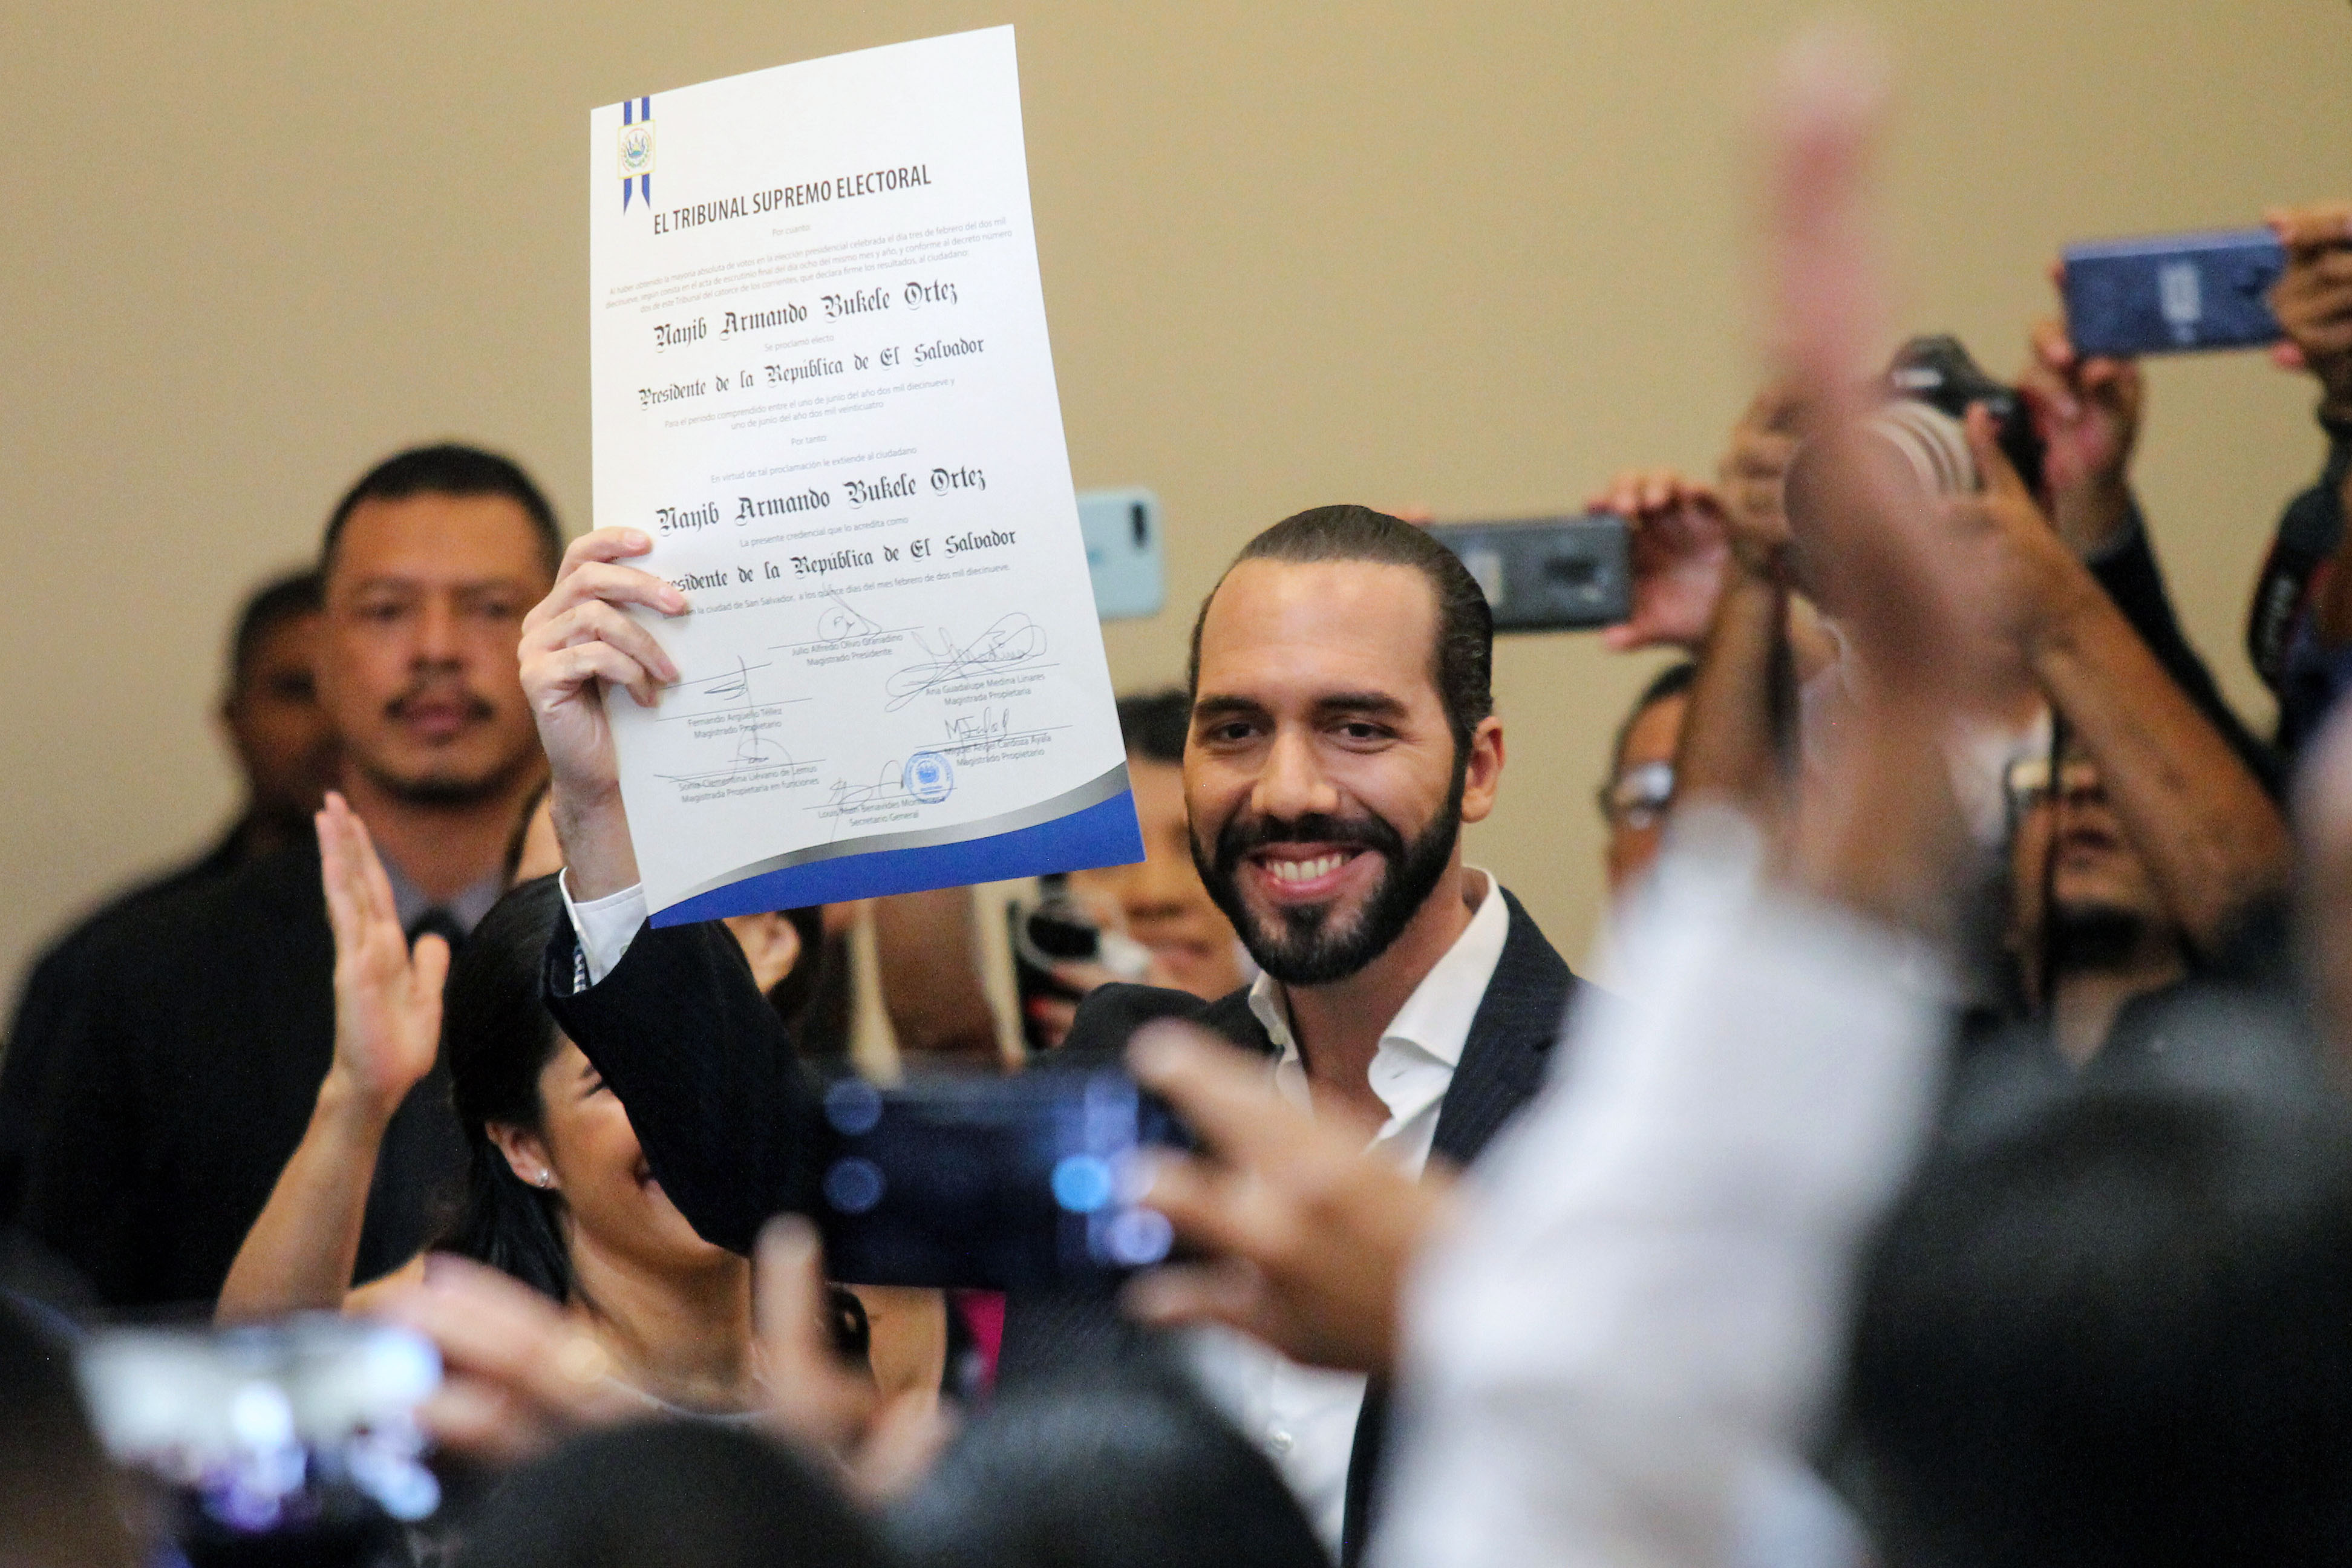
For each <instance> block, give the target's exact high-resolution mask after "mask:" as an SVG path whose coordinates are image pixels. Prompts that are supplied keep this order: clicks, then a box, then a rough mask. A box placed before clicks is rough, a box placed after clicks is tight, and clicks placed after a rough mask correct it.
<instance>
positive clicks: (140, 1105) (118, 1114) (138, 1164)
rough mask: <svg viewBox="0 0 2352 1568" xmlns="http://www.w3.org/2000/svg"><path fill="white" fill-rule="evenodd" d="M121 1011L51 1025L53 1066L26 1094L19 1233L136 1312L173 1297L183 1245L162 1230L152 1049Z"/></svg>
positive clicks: (99, 1000) (163, 1184)
mask: <svg viewBox="0 0 2352 1568" xmlns="http://www.w3.org/2000/svg"><path fill="white" fill-rule="evenodd" d="M116 1000H117V999H115V998H112V997H106V996H100V997H94V998H89V1003H90V1005H85V1006H79V1007H76V1008H75V1009H73V1011H72V1012H71V1014H70V1016H66V1017H62V1018H60V1019H58V1020H57V1021H56V1022H57V1025H58V1027H57V1032H56V1034H55V1035H54V1037H51V1038H50V1039H49V1040H48V1041H47V1051H48V1052H49V1053H50V1059H49V1060H48V1061H47V1063H45V1064H43V1069H42V1071H41V1072H40V1074H39V1081H38V1082H37V1083H32V1084H29V1085H28V1086H27V1088H26V1092H27V1093H28V1094H30V1095H32V1096H33V1097H34V1099H35V1109H34V1111H33V1114H32V1115H31V1117H30V1118H29V1121H30V1123H31V1129H30V1131H31V1136H30V1139H29V1144H30V1147H29V1149H28V1151H27V1159H26V1170H25V1176H24V1189H25V1190H24V1223H25V1227H26V1229H27V1230H29V1231H30V1232H32V1234H33V1235H34V1236H36V1237H38V1238H39V1239H40V1240H41V1241H42V1242H43V1243H44V1244H45V1245H47V1247H49V1249H50V1250H51V1251H53V1252H55V1253H56V1254H57V1255H58V1257H60V1258H64V1259H65V1260H66V1261H67V1262H68V1263H69V1264H71V1265H72V1266H73V1267H74V1268H76V1269H78V1270H79V1271H80V1273H81V1275H82V1277H83V1279H86V1280H87V1281H88V1282H89V1286H90V1289H92V1290H93V1291H94V1292H96V1294H97V1296H98V1298H99V1300H102V1301H106V1302H109V1303H110V1304H115V1305H134V1304H141V1303H145V1302H151V1301H154V1300H161V1299H163V1297H164V1296H165V1295H167V1294H168V1293H169V1292H168V1288H167V1285H166V1283H165V1279H166V1274H167V1268H166V1260H167V1259H169V1258H171V1257H172V1255H173V1249H174V1247H175V1246H176V1244H177V1242H178V1240H179V1238H178V1237H174V1236H172V1235H170V1234H168V1233H167V1232H166V1229H165V1226H166V1225H167V1224H168V1220H169V1216H170V1215H171V1214H172V1213H173V1209H172V1207H171V1206H170V1205H168V1204H167V1203H165V1202H163V1201H161V1198H160V1194H162V1193H163V1192H164V1191H166V1190H167V1189H168V1176H167V1173H166V1172H165V1170H164V1169H163V1163H164V1160H165V1156H166V1150H165V1148H164V1144H165V1142H166V1141H167V1140H166V1137H165V1134H164V1132H163V1130H162V1129H160V1128H158V1127H156V1126H155V1125H153V1123H152V1117H151V1115H150V1110H149V1108H150V1103H151V1097H150V1087H151V1086H150V1083H149V1079H148V1075H147V1073H146V1072H145V1071H144V1070H142V1068H143V1064H144V1062H145V1061H146V1059H147V1057H148V1055H149V1053H150V1052H151V1051H152V1049H153V1048H154V1046H153V1041H152V1037H150V1035H149V1033H148V1031H146V1030H143V1029H141V1028H138V1027H136V1026H133V1025H131V1023H130V1022H129V1021H128V1020H126V1019H124V1018H122V1017H121V1016H118V1014H119V1012H120V1008H119V1007H118V1006H116V1005H112V1004H113V1003H114V1002H115V1001H116Z"/></svg>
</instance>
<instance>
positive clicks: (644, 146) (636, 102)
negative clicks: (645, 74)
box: [621, 98, 654, 212]
mask: <svg viewBox="0 0 2352 1568" xmlns="http://www.w3.org/2000/svg"><path fill="white" fill-rule="evenodd" d="M632 186H635V194H636V195H639V196H642V197H644V198H645V204H646V207H647V208H648V209H650V208H651V207H652V206H653V205H654V100H652V99H650V98H631V99H625V100H622V103H621V210H622V211H623V212H627V211H628V210H629V195H630V188H631V187H632Z"/></svg>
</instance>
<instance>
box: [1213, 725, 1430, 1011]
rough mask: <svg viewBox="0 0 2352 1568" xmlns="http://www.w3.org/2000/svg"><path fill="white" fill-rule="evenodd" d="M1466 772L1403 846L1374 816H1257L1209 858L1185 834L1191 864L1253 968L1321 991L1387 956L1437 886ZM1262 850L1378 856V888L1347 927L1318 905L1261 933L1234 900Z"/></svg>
mask: <svg viewBox="0 0 2352 1568" xmlns="http://www.w3.org/2000/svg"><path fill="white" fill-rule="evenodd" d="M1467 772H1468V770H1467V769H1466V768H1465V767H1462V766H1460V765H1458V764H1457V765H1456V766H1455V768H1454V783H1453V784H1452V786H1451V787H1450V788H1448V789H1447V791H1446V795H1445V805H1444V807H1442V808H1441V809H1440V810H1439V811H1438V813H1437V815H1436V816H1433V817H1432V818H1431V819H1430V821H1429V825H1428V826H1426V827H1423V829H1422V830H1421V832H1420V833H1419V834H1418V835H1416V836H1415V837H1414V838H1413V840H1412V843H1411V844H1407V843H1406V842H1405V841H1404V837H1403V835H1402V834H1400V833H1399V832H1398V831H1397V830H1396V829H1395V828H1394V827H1392V826H1390V825H1389V824H1388V823H1387V822H1385V821H1383V820H1381V818H1380V817H1377V816H1370V815H1369V814H1367V815H1366V816H1361V817H1359V818H1355V819H1353V820H1343V819H1341V818H1339V817H1336V816H1321V815H1319V814H1310V815H1308V816H1302V817H1298V818H1297V819H1296V820H1294V821H1287V822H1286V821H1282V820H1279V819H1277V818H1274V817H1261V818H1258V819H1256V820H1255V821H1251V822H1244V820H1243V819H1242V818H1241V817H1240V816H1234V817H1233V818H1232V819H1231V820H1229V821H1227V822H1226V824H1225V826H1223V829H1221V830H1220V831H1219V832H1218V834H1217V851H1216V855H1215V857H1214V858H1210V857H1209V856H1207V855H1204V854H1203V853H1202V847H1201V839H1200V836H1199V835H1198V834H1190V835H1187V837H1188V838H1189V839H1190V841H1191V843H1192V865H1193V867H1194V868H1196V869H1197V870H1199V872H1200V873H1201V883H1202V886H1203V887H1205V888H1207V889H1209V897H1211V898H1212V899H1214V900H1216V902H1217V907H1218V908H1219V909H1221V910H1224V911H1225V918H1226V919H1227V920H1229V921H1233V922H1234V931H1237V932H1239V933H1240V935H1241V939H1242V945H1243V946H1244V947H1246V948H1248V949H1249V955H1250V956H1251V957H1252V958H1254V959H1255V960H1256V961H1257V965H1258V967H1259V968H1260V969H1263V970H1265V972H1266V973H1268V974H1271V975H1273V976H1274V977H1275V978H1276V980H1279V981H1281V982H1282V983H1283V984H1285V985H1328V984H1331V983H1333V982H1334V981H1339V980H1345V979H1347V978H1349V976H1350V975H1353V974H1356V973H1359V972H1360V971H1361V970H1362V969H1363V968H1364V966H1365V965H1366V964H1368V963H1371V962H1372V960H1374V959H1376V958H1378V957H1379V956H1380V955H1381V954H1382V953H1384V952H1387V951H1388V950H1389V948H1390V946H1391V944H1392V943H1393V942H1395V941H1396V939H1397V938H1398V937H1399V936H1401V935H1402V934H1403V932H1404V928H1405V927H1406V926H1408V925H1410V924H1412V917H1413V916H1415V915H1416V914H1419V913H1420V912H1421V906H1422V905H1423V904H1424V903H1426V902H1428V901H1429V895H1430V893H1431V892H1432V891H1433V890H1434V889H1435V888H1436V886H1437V879H1439V878H1440V877H1442V876H1444V874H1445V868H1446V865H1447V863H1448V862H1450V861H1451V860H1452V859H1453V858H1454V842H1455V840H1456V839H1458V838H1459V837H1461V834H1462V790H1463V785H1464V782H1465V777H1466V774H1467ZM1269 844H1345V845H1352V846H1356V847H1360V848H1362V849H1364V850H1369V851H1377V852H1378V853H1379V855H1380V856H1381V862H1382V869H1381V879H1380V881H1379V882H1378V883H1376V884H1375V885H1374V886H1373V888H1372V891H1371V894H1370V897H1369V898H1367V899H1366V900H1364V905H1363V909H1362V911H1361V912H1360V914H1358V915H1357V917H1356V919H1355V921H1353V923H1351V924H1349V925H1344V926H1336V927H1335V926H1334V924H1333V916H1332V912H1331V910H1330V909H1329V907H1328V906H1324V905H1313V904H1310V905H1305V906H1302V907H1299V908H1297V909H1286V910H1282V911H1281V912H1280V914H1279V916H1278V917H1277V918H1278V919H1279V920H1280V921H1281V924H1280V926H1279V927H1278V928H1277V929H1276V930H1274V931H1267V930H1265V929H1264V928H1262V927H1261V926H1260V925H1259V924H1258V923H1257V918H1256V916H1255V914H1253V912H1252V911H1251V910H1250V909H1249V906H1248V905H1246V904H1245V903H1244V902H1243V900H1242V891H1241V881H1240V877H1239V873H1240V869H1241V863H1242V858H1243V857H1244V856H1245V855H1247V854H1248V853H1249V852H1250V851H1251V850H1253V849H1260V848H1263V847H1265V846H1267V845H1269Z"/></svg>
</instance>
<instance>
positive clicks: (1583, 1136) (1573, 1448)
mask: <svg viewBox="0 0 2352 1568" xmlns="http://www.w3.org/2000/svg"><path fill="white" fill-rule="evenodd" d="M1761 862H1762V852H1761V848H1760V845H1759V841H1758V839H1757V837H1756V835H1755V834H1754V833H1753V832H1752V830H1750V829H1748V826H1747V825H1746V824H1745V823H1744V822H1740V821H1739V820H1738V819H1737V818H1733V817H1730V816H1727V814H1724V813H1722V812H1721V811H1719V810H1716V811H1710V810H1709V809H1708V808H1706V806H1704V805H1696V804H1695V805H1694V806H1693V807H1692V808H1691V809H1689V810H1688V811H1687V812H1686V813H1684V814H1678V815H1677V818H1676V822H1675V828H1674V830H1673V836H1672V837H1670V839H1669V842H1668V846H1667V848H1666V851H1665V853H1664V855H1662V856H1661V858H1660V859H1659V863H1658V867H1657V870H1656V874H1655V875H1654V878H1653V879H1652V881H1651V884H1650V886H1649V887H1648V888H1647V889H1645V891H1644V893H1643V895H1642V896H1641V898H1640V899H1639V900H1636V908H1635V909H1633V910H1632V911H1631V914H1630V918H1629V919H1628V921H1627V922H1626V925H1625V928H1624V931H1623V937H1624V941H1623V946H1622V956H1623V971H1624V973H1625V976H1626V983H1627V988H1628V990H1629V992H1630V993H1631V994H1633V995H1635V996H1638V997H1639V998H1640V999H1641V1001H1640V1005H1638V1006H1637V1005H1634V1004H1632V1003H1628V1002H1624V1001H1620V1000H1617V999H1614V998H1608V997H1602V996H1600V995H1598V994H1595V993H1592V992H1590V991H1588V992H1587V993H1585V1000H1584V1001H1583V1002H1582V1003H1581V1004H1580V1006H1579V1009H1578V1013H1577V1016H1576V1017H1575V1019H1574V1021H1573V1024H1572V1027H1571V1032H1570V1040H1571V1041H1572V1045H1571V1047H1570V1048H1569V1049H1567V1050H1565V1051H1563V1052H1562V1053H1561V1054H1560V1056H1559V1058H1558V1059H1559V1060H1560V1061H1562V1062H1564V1063H1566V1064H1568V1066H1567V1068H1566V1069H1565V1070H1564V1071H1563V1072H1562V1073H1560V1074H1559V1075H1556V1076H1555V1079H1554V1080H1553V1082H1552V1083H1551V1084H1550V1085H1549V1086H1548V1087H1547V1089H1545V1091H1544V1093H1543V1095H1542V1096H1541V1097H1540V1098H1539V1099H1538V1101H1537V1102H1536V1104H1535V1105H1534V1106H1532V1107H1531V1108H1530V1109H1529V1110H1528V1112H1527V1113H1526V1114H1525V1115H1524V1116H1522V1117H1521V1118H1520V1120H1519V1121H1518V1122H1517V1125H1516V1126H1515V1127H1514V1128H1513V1129H1512V1130H1511V1131H1507V1132H1506V1133H1505V1134H1504V1135H1503V1136H1502V1137H1501V1138H1499V1139H1498V1140H1497V1141H1496V1144H1495V1146H1494V1147H1493V1148H1492V1149H1491V1150H1490V1151H1489V1152H1488V1153H1487V1155H1486V1158H1485V1159H1484V1160H1483V1161H1482V1162H1481V1163H1480V1166H1479V1169H1478V1172H1477V1173H1475V1174H1474V1177H1473V1180H1472V1187H1473V1196H1472V1198H1471V1202H1470V1205H1469V1206H1468V1209H1467V1211H1466V1213H1465V1221H1464V1224H1463V1226H1461V1228H1460V1230H1459V1231H1458V1232H1457V1234H1455V1235H1454V1237H1451V1238H1450V1239H1449V1240H1448V1241H1447V1242H1445V1243H1444V1244H1443V1245H1441V1246H1440V1247H1436V1248H1435V1249H1433V1254H1432V1256H1431V1257H1429V1258H1426V1259H1425V1260H1424V1261H1423V1264H1422V1266H1421V1268H1419V1269H1418V1270H1417V1274H1416V1278H1415V1280H1414V1282H1413V1284H1412V1288H1411V1289H1410V1292H1409V1295H1408V1300H1407V1302H1406V1312H1405V1342H1406V1345H1405V1354H1404V1360H1405V1367H1404V1376H1403V1380H1402V1385H1401V1387H1400V1390H1399V1405H1398V1412H1399V1414H1398V1427H1397V1440H1396V1446H1395V1448H1394V1452H1393V1455H1392V1457H1393V1459H1394V1461H1395V1463H1394V1465H1393V1468H1392V1469H1391V1486H1390V1489H1389V1493H1388V1497H1387V1500H1386V1502H1385V1504H1384V1506H1383V1510H1382V1514H1381V1521H1380V1525H1379V1529H1378V1533H1377V1535H1376V1537H1375V1540H1374V1542H1373V1547H1372V1552H1373V1556H1372V1561H1373V1563H1375V1564H1376V1565H1378V1568H1473V1565H1475V1568H1492V1565H1493V1564H1496V1563H1512V1564H1518V1563H1529V1564H1535V1563H1576V1564H1580V1565H1584V1564H1593V1565H1606V1568H1697V1565H1700V1564H1706V1565H1710V1568H1711V1565H1714V1564H1719V1563H1729V1562H1733V1561H1736V1560H1739V1559H1740V1558H1742V1557H1743V1556H1745V1557H1747V1558H1748V1560H1750V1561H1752V1560H1753V1555H1752V1552H1751V1551H1744V1550H1743V1549H1752V1548H1754V1547H1756V1546H1759V1545H1762V1544H1764V1542H1762V1541H1761V1540H1759V1536H1761V1535H1763V1534H1765V1533H1767V1532H1766V1531H1762V1530H1759V1519H1760V1518H1761V1517H1762V1516H1769V1515H1773V1514H1778V1515H1780V1517H1781V1518H1782V1519H1784V1520H1785V1519H1786V1518H1787V1517H1788V1515H1789V1513H1790V1510H1789V1508H1788V1507H1787V1505H1788V1504H1789V1503H1790V1501H1791V1500H1801V1499H1802V1496H1803V1492H1804V1479H1805V1473H1804V1471H1803V1468H1802V1465H1801V1459H1800V1456H1801V1453H1802V1444H1803V1442H1804V1440H1805V1438H1806V1436H1808V1430H1807V1428H1808V1425H1809V1422H1810V1420H1811V1418H1812V1417H1813V1416H1814V1415H1816V1413H1817V1411H1816V1407H1817V1405H1819V1403H1820V1402H1821V1401H1822V1397H1823V1396H1824V1394H1825V1393H1826V1389H1827V1384H1828V1383H1829V1380H1830V1378H1831V1377H1832V1374H1833V1372H1834V1368H1835V1363H1836V1346H1837V1340H1838V1334H1839V1325H1840V1323H1841V1321H1843V1310H1844V1305H1845V1297H1846V1293H1847V1290H1848V1288H1849V1286H1850V1283H1851V1274H1852V1270H1853V1257H1854V1251H1855V1247H1856V1245H1857V1242H1858V1239H1859V1237H1860V1236H1861V1235H1862V1233H1863V1231H1864V1228H1865V1227H1866V1226H1868V1224H1869V1223H1870V1222H1871V1221H1872V1219H1873V1218H1874V1216H1875V1215H1876V1214H1877V1213H1878V1212H1879V1210H1880V1209H1881V1207H1882V1206H1883V1205H1884V1204H1885V1202H1886V1201H1887V1199H1888V1198H1889V1197H1890V1196H1891V1195H1892V1194H1893V1192H1894V1189H1895V1184H1897V1182H1898V1181H1899V1180H1900V1179H1901V1176H1902V1174H1903V1173H1905V1172H1906V1170H1907V1169H1908V1167H1909V1164H1910V1163H1911V1160H1912V1159H1913V1157H1914V1155H1915V1153H1916V1149H1917V1147H1918V1145H1919V1144H1920V1142H1922V1140H1923V1138H1924V1135H1925V1132H1926V1130H1927V1123H1928V1120H1929V1115H1930V1111H1931V1107H1932V1105H1933V1102H1934V1097H1935V1093H1936V1088H1937V1076H1938V1074H1937V1068H1938V1063H1939V1060H1940V1047H1941V1041H1942V1037H1943V1021H1944V1016H1945V1013H1944V1007H1945V1003H1944V996H1945V994H1946V992H1945V989H1944V986H1943V984H1942V975H1941V974H1940V972H1939V969H1940V966H1939V964H1938V963H1937V962H1935V961H1934V960H1932V959H1931V958H1929V957H1928V956H1927V955H1926V954H1925V953H1924V951H1923V950H1921V949H1919V948H1917V947H1916V945H1914V944H1912V943H1910V942H1906V940H1904V939H1902V938H1900V937H1897V936H1895V935H1894V934H1892V933H1890V932H1887V931H1883V930H1880V929H1877V928H1874V927H1872V926H1870V925H1869V924H1867V923H1865V922H1864V921H1859V920H1857V919H1855V918H1854V917H1853V916H1852V915H1850V914H1848V913H1846V912H1844V911H1843V910H1836V909H1832V908H1826V907H1822V906H1819V905H1815V904H1811V903H1809V902H1807V901H1805V900H1801V899H1799V898H1797V897H1795V896H1793V895H1791V894H1789V893H1787V892H1784V891H1780V890H1776V889H1772V888H1770V887H1769V886H1768V885H1767V884H1765V883H1764V882H1763V881H1762V879H1761V877H1760V866H1761ZM1813 1533H1815V1534H1816V1535H1819V1534H1821V1533H1822V1532H1818V1531H1816V1532H1813ZM1828 1533H1830V1534H1834V1531H1831V1532H1828ZM1768 1550H1769V1548H1768ZM1807 1555H1809V1554H1807V1553H1801V1552H1790V1551H1789V1550H1788V1549H1787V1547H1786V1546H1785V1544H1784V1545H1782V1546H1781V1548H1780V1552H1777V1553H1776V1554H1775V1560H1776V1561H1777V1562H1778V1563H1780V1564H1782V1565H1784V1568H1785V1565H1787V1564H1790V1563H1793V1562H1795V1561H1798V1560H1799V1559H1800V1558H1802V1557H1805V1556H1807Z"/></svg>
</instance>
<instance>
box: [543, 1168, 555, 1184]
mask: <svg viewBox="0 0 2352 1568" xmlns="http://www.w3.org/2000/svg"><path fill="white" fill-rule="evenodd" d="M554 1180H555V1177H554V1175H553V1174H552V1173H550V1172H546V1171H541V1173H539V1184H540V1185H541V1186H542V1187H544V1186H546V1185H547V1184H549V1183H551V1182H552V1181H554Z"/></svg>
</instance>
